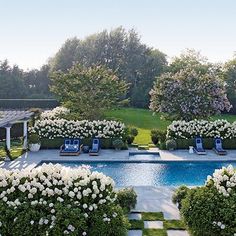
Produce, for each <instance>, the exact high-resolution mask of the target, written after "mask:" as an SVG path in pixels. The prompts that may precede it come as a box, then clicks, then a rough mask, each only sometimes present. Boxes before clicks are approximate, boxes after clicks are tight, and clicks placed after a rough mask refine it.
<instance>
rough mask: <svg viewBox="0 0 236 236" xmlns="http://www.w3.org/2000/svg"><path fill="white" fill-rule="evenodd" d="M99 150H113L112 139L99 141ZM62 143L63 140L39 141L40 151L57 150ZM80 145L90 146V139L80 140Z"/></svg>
mask: <svg viewBox="0 0 236 236" xmlns="http://www.w3.org/2000/svg"><path fill="white" fill-rule="evenodd" d="M100 142H101V148H103V149H108V148H113V146H112V139H100ZM63 143H64V139H63V138H55V139H41V148H42V149H58V148H60V146H61V145H62V144H63ZM81 143H82V144H83V145H86V146H91V145H92V139H82V140H81Z"/></svg>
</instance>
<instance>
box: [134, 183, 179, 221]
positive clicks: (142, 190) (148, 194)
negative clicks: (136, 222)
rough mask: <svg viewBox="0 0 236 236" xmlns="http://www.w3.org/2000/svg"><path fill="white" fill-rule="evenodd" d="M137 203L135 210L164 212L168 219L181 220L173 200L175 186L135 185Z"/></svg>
mask: <svg viewBox="0 0 236 236" xmlns="http://www.w3.org/2000/svg"><path fill="white" fill-rule="evenodd" d="M134 190H135V192H136V193H137V204H136V206H135V209H134V210H133V211H137V212H163V214H164V218H165V219H167V220H171V219H176V220H180V214H179V209H178V208H177V206H176V205H175V204H174V203H173V202H172V195H173V191H174V188H170V187H150V186H147V187H145V186H142V187H134Z"/></svg>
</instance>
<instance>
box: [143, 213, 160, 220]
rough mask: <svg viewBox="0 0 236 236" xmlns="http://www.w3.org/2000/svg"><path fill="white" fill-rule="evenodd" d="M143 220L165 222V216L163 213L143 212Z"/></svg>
mask: <svg viewBox="0 0 236 236" xmlns="http://www.w3.org/2000/svg"><path fill="white" fill-rule="evenodd" d="M142 220H151V221H152V220H162V221H164V216H163V213H162V212H143V213H142Z"/></svg>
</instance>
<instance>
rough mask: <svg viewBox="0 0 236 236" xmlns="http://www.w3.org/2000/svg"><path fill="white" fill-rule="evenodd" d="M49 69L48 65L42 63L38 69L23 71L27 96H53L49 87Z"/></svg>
mask: <svg viewBox="0 0 236 236" xmlns="http://www.w3.org/2000/svg"><path fill="white" fill-rule="evenodd" d="M49 69H50V67H49V66H48V65H43V66H42V67H41V68H40V69H39V70H36V69H34V70H30V71H27V72H25V73H24V78H23V81H24V84H25V87H26V88H27V91H26V92H27V94H26V95H27V97H30V98H48V97H52V96H53V95H52V93H51V92H50V89H49V84H50V79H49Z"/></svg>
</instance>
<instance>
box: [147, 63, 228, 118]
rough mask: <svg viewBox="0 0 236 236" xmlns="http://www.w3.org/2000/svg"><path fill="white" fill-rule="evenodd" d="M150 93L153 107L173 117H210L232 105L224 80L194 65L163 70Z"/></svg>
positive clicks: (153, 109)
mask: <svg viewBox="0 0 236 236" xmlns="http://www.w3.org/2000/svg"><path fill="white" fill-rule="evenodd" d="M150 95H151V101H150V109H151V110H152V111H154V112H162V113H163V114H164V115H165V116H166V117H168V118H170V119H183V120H192V119H199V118H208V117H209V116H211V115H215V114H219V113H221V112H223V111H229V110H230V109H231V104H230V102H229V100H228V98H227V95H226V89H225V85H224V83H223V80H222V79H220V78H219V77H217V76H216V75H213V74H212V73H210V72H209V73H201V72H196V71H194V70H192V68H191V67H190V68H188V67H186V68H185V69H184V70H180V71H179V72H176V73H170V72H169V73H164V74H162V75H161V76H160V77H159V78H158V79H157V82H156V83H155V84H154V86H153V89H152V90H151V92H150Z"/></svg>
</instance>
